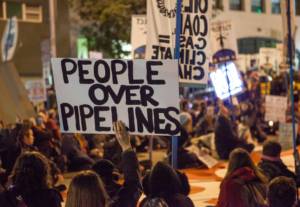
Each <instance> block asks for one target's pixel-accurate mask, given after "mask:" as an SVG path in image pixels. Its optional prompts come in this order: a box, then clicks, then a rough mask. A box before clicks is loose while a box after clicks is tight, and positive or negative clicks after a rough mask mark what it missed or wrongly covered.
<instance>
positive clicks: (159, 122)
mask: <svg viewBox="0 0 300 207" xmlns="http://www.w3.org/2000/svg"><path fill="white" fill-rule="evenodd" d="M177 64H178V62H177V61H175V60H165V61H161V60H149V61H146V60H134V61H133V60H95V59H93V60H88V59H71V58H54V59H52V68H53V74H54V83H55V89H56V96H57V103H58V110H59V114H60V123H61V129H62V131H63V132H79V133H101V134H112V133H113V128H112V123H113V122H115V121H117V120H121V121H123V122H124V123H125V124H126V126H127V127H128V129H129V131H130V132H132V133H133V134H141V135H146V134H148V135H154V134H156V135H177V134H178V133H179V127H180V123H179V121H178V119H179V113H180V112H179V86H178V73H177V71H175V70H174V68H175V67H176V66H177Z"/></svg>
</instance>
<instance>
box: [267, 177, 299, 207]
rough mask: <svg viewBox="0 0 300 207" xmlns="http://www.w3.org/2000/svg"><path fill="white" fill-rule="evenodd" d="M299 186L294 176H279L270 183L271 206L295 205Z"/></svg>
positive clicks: (290, 206)
mask: <svg viewBox="0 0 300 207" xmlns="http://www.w3.org/2000/svg"><path fill="white" fill-rule="evenodd" d="M296 193H297V187H296V183H295V181H294V180H293V179H292V178H287V177H283V176H281V177H277V178H274V179H273V180H272V181H271V183H270V184H269V190H268V195H267V197H268V201H269V207H282V206H284V207H293V206H294V204H295V202H296Z"/></svg>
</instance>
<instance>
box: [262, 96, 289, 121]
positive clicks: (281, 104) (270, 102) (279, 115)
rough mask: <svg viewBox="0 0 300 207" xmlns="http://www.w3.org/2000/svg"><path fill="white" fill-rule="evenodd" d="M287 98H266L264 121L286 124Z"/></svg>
mask: <svg viewBox="0 0 300 207" xmlns="http://www.w3.org/2000/svg"><path fill="white" fill-rule="evenodd" d="M286 110H287V97H284V96H271V95H267V96H266V114H265V120H266V121H279V122H282V123H285V122H286Z"/></svg>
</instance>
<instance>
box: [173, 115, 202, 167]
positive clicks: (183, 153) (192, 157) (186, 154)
mask: <svg viewBox="0 0 300 207" xmlns="http://www.w3.org/2000/svg"><path fill="white" fill-rule="evenodd" d="M179 119H180V124H181V127H180V136H179V137H178V149H177V162H178V169H186V168H197V167H201V166H203V164H202V162H201V161H200V160H199V159H198V157H197V155H196V154H195V153H193V152H190V151H188V150H187V149H185V147H186V146H187V145H188V144H189V142H190V133H191V132H192V129H193V127H192V117H191V115H190V114H189V113H187V112H182V113H181V114H180V116H179ZM168 158H169V161H171V159H172V154H171V152H169V156H168Z"/></svg>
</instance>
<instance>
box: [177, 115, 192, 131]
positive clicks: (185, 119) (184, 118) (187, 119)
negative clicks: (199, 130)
mask: <svg viewBox="0 0 300 207" xmlns="http://www.w3.org/2000/svg"><path fill="white" fill-rule="evenodd" d="M179 121H180V124H181V126H182V127H183V128H184V129H185V130H186V131H187V132H188V133H191V132H192V130H193V120H192V116H191V115H190V114H189V113H188V112H182V113H180V115H179Z"/></svg>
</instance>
